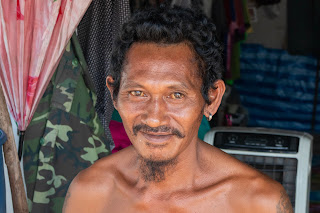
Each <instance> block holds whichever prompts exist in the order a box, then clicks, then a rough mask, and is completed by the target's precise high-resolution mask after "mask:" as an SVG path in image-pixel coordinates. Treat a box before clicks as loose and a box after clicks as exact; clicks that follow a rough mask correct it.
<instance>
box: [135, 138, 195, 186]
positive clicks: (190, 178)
mask: <svg viewBox="0 0 320 213" xmlns="http://www.w3.org/2000/svg"><path fill="white" fill-rule="evenodd" d="M198 144H199V142H198V143H195V144H194V145H191V144H190V146H189V147H188V148H187V149H186V150H184V152H183V153H181V154H180V155H179V156H177V157H176V158H175V159H172V160H170V161H158V162H152V161H148V160H144V159H142V158H141V157H140V158H139V160H138V162H139V171H140V177H141V178H140V181H139V182H140V184H139V185H140V186H141V188H145V187H146V186H147V188H149V189H152V190H155V191H156V190H157V189H159V190H160V191H162V192H164V191H168V190H170V191H174V190H182V189H186V188H191V187H192V186H193V185H194V182H195V177H196V174H197V172H198V171H199V157H198V156H199V155H198V153H199V151H198V149H199V145H198ZM192 146H193V147H192Z"/></svg>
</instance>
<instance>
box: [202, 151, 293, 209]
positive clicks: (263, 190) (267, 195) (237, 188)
mask: <svg viewBox="0 0 320 213" xmlns="http://www.w3.org/2000/svg"><path fill="white" fill-rule="evenodd" d="M206 150H210V151H208V153H209V152H210V153H209V154H208V156H210V155H212V157H211V159H212V161H211V163H210V164H212V165H217V166H216V168H215V169H214V170H213V171H212V173H214V174H215V177H218V180H217V181H218V182H219V183H221V184H219V185H220V186H221V187H222V188H223V191H224V192H227V193H226V195H227V197H228V199H227V200H228V201H227V203H225V205H228V206H231V209H232V210H230V211H229V212H245V213H250V212H252V213H255V212H259V213H264V212H266V213H292V212H293V210H292V206H291V203H290V199H289V197H288V195H287V194H286V192H285V190H284V188H283V187H282V185H281V184H280V183H278V182H277V181H275V180H273V179H271V178H269V177H268V176H266V175H264V174H262V173H261V172H259V171H258V170H256V169H254V168H252V167H251V166H249V165H247V164H245V163H243V162H241V161H239V160H237V159H235V158H233V157H232V156H230V155H228V154H226V153H224V152H223V151H221V150H220V149H218V148H215V147H213V148H212V147H211V148H210V147H206ZM208 159H210V158H208ZM217 181H215V182H217ZM239 210H240V211H239Z"/></svg>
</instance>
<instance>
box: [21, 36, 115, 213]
mask: <svg viewBox="0 0 320 213" xmlns="http://www.w3.org/2000/svg"><path fill="white" fill-rule="evenodd" d="M95 101H96V96H95V93H94V92H93V86H92V84H91V83H90V78H89V75H88V72H87V66H86V63H85V61H84V57H83V55H82V51H81V49H80V45H79V43H78V40H77V38H76V36H75V35H74V36H73V37H72V39H71V41H70V42H69V43H68V45H67V47H66V50H65V53H64V55H63V56H62V58H61V60H60V63H59V66H58V68H57V70H56V72H55V74H54V76H53V77H52V79H51V81H50V83H49V85H48V87H47V89H46V91H45V93H44V95H43V97H42V99H41V101H40V103H39V106H38V107H37V110H36V113H35V114H34V116H33V119H32V121H31V123H30V125H29V126H28V128H27V130H26V133H25V140H24V150H23V152H24V153H23V163H24V176H25V182H26V187H27V197H28V206H29V211H30V212H39V213H45V212H57V213H58V212H59V213H60V212H61V211H62V206H63V202H64V197H65V195H66V192H67V190H68V187H69V185H70V183H71V181H72V179H73V178H74V177H75V176H76V175H77V174H78V173H79V171H81V170H82V169H85V168H87V167H89V166H90V165H92V164H93V163H94V162H95V161H96V160H98V159H99V158H101V157H104V156H106V155H108V154H109V153H110V152H109V147H108V145H107V144H109V143H108V141H107V139H106V137H105V134H104V130H103V127H102V125H101V123H100V121H99V119H98V117H97V113H96V111H95V108H94V105H95Z"/></svg>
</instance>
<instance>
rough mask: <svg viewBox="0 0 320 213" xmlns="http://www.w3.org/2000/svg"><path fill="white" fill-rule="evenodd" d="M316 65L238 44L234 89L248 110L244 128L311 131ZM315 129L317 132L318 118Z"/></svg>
mask: <svg viewBox="0 0 320 213" xmlns="http://www.w3.org/2000/svg"><path fill="white" fill-rule="evenodd" d="M316 66H317V61H316V59H315V58H313V57H308V56H297V55H290V54H289V53H288V52H287V51H285V50H278V49H267V48H264V47H263V46H261V45H257V44H242V46H241V56H240V69H241V78H240V79H239V80H237V81H236V82H235V88H236V89H237V90H238V92H239V93H240V96H241V101H242V104H243V105H244V106H245V107H246V108H247V109H248V112H249V123H248V125H249V126H261V127H269V128H280V129H291V130H298V131H311V123H312V113H313V101H314V93H315V77H316V68H317V67H316ZM317 115H320V98H318V107H317ZM315 130H316V131H320V116H317V118H316V125H315Z"/></svg>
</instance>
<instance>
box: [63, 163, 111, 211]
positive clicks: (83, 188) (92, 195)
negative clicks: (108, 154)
mask: <svg viewBox="0 0 320 213" xmlns="http://www.w3.org/2000/svg"><path fill="white" fill-rule="evenodd" d="M105 160H106V159H103V160H102V161H105ZM99 163H100V164H101V162H98V163H97V164H99ZM104 164H106V163H104ZM106 170H108V166H107V165H104V166H101V165H96V164H94V165H92V166H91V167H89V168H87V169H85V170H83V171H81V172H80V173H79V174H78V175H77V176H76V177H75V178H74V179H73V181H72V182H71V184H70V186H69V189H68V192H67V195H66V197H65V201H64V206H63V211H62V212H68V213H72V212H78V213H80V212H91V211H92V210H93V209H96V210H97V211H96V212H99V210H98V209H103V206H99V204H101V202H99V201H100V200H104V199H108V196H110V194H111V193H112V188H113V176H112V173H108V172H105V171H106Z"/></svg>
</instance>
